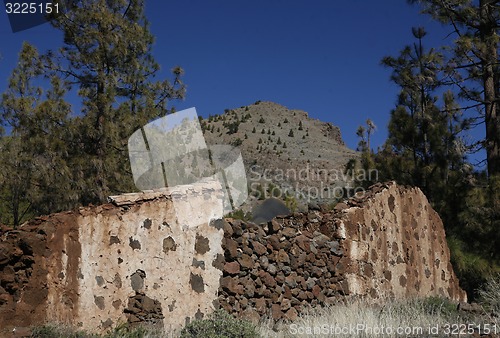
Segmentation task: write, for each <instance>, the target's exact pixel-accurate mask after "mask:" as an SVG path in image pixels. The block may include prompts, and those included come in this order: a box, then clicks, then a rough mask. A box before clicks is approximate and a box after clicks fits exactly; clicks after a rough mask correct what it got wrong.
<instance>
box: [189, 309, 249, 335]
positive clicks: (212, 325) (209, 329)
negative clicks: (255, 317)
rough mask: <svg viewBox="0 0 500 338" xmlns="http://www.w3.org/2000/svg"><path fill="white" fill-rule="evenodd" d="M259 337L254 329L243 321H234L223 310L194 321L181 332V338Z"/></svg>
mask: <svg viewBox="0 0 500 338" xmlns="http://www.w3.org/2000/svg"><path fill="white" fill-rule="evenodd" d="M191 337H192V338H196V337H205V338H219V337H220V338H222V337H235V338H236V337H241V338H253V337H259V335H258V334H257V329H256V327H255V326H254V325H253V324H252V323H250V322H247V321H245V320H241V319H236V318H234V317H233V316H231V315H230V314H229V313H227V312H225V311H224V310H217V311H215V312H214V313H212V314H211V315H210V316H209V317H208V318H207V319H203V320H195V321H194V322H192V323H190V324H188V325H187V326H186V327H184V329H182V331H181V338H191Z"/></svg>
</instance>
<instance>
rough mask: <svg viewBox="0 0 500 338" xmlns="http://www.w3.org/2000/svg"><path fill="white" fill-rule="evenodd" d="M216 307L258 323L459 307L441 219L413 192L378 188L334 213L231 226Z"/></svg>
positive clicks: (226, 236) (461, 295) (231, 223)
mask: <svg viewBox="0 0 500 338" xmlns="http://www.w3.org/2000/svg"><path fill="white" fill-rule="evenodd" d="M224 229H225V234H224V240H223V247H224V262H223V265H222V269H223V278H222V279H221V286H220V289H219V302H220V304H221V305H222V306H223V307H224V308H225V309H226V310H228V311H230V312H233V313H235V314H238V315H240V316H243V317H247V318H249V319H251V320H258V318H259V317H260V316H262V315H269V314H270V315H271V316H272V317H273V318H274V319H281V318H286V319H294V318H296V316H297V314H298V313H299V312H300V311H301V310H302V309H303V308H304V307H307V306H309V305H317V304H319V305H325V304H331V303H335V302H336V301H338V300H340V299H342V297H344V296H357V297H363V298H365V299H367V300H369V301H372V302H377V301H383V300H384V299H387V298H388V297H390V298H403V297H418V296H421V297H426V296H431V295H439V296H443V297H447V298H450V299H453V300H456V301H465V300H466V294H465V292H464V291H463V290H461V289H460V287H459V285H458V280H457V278H456V276H455V274H454V272H453V269H452V266H451V264H450V253H449V249H448V246H447V244H446V239H445V233H444V228H443V224H442V221H441V219H440V218H439V216H438V214H437V213H436V212H435V211H434V210H433V209H432V208H431V206H430V204H429V202H428V201H427V199H426V197H425V196H424V195H423V193H422V192H421V191H420V190H419V189H417V188H405V187H400V186H397V185H395V184H393V183H389V184H385V185H382V184H378V185H376V186H374V187H373V188H372V189H371V190H369V191H368V193H367V194H366V195H364V196H363V197H357V198H353V199H351V200H350V201H348V202H347V203H340V204H338V205H337V206H336V208H335V210H333V211H331V212H321V211H320V210H311V211H309V212H308V213H297V214H294V215H292V216H287V217H277V218H275V219H273V220H272V221H271V222H269V223H268V224H263V226H257V225H254V224H252V223H245V222H241V221H239V220H231V219H228V220H227V222H226V224H225V227H224Z"/></svg>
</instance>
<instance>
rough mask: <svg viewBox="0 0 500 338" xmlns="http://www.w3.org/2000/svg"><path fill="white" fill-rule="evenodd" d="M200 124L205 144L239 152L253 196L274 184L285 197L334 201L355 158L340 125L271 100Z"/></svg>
mask: <svg viewBox="0 0 500 338" xmlns="http://www.w3.org/2000/svg"><path fill="white" fill-rule="evenodd" d="M201 124H202V128H203V130H204V133H205V139H206V141H207V144H208V145H211V144H232V145H234V146H238V147H239V148H240V150H241V153H242V156H243V159H244V162H245V167H246V170H247V179H248V181H249V184H250V187H251V190H252V191H254V195H258V194H259V191H260V192H262V191H265V192H267V193H270V192H271V191H272V190H273V187H274V185H276V186H278V187H280V189H279V190H277V189H274V195H276V196H277V197H281V198H283V199H284V198H285V195H286V193H285V191H288V192H289V195H294V194H296V193H297V192H299V193H302V199H304V198H305V200H306V202H308V201H309V200H319V201H327V200H331V199H334V198H335V197H339V194H340V193H341V189H340V187H343V186H345V181H348V179H346V177H345V176H344V168H345V165H346V164H347V162H348V161H349V160H350V159H352V158H354V157H356V156H357V154H356V152H355V151H353V150H351V149H349V148H347V147H346V146H345V144H344V142H343V140H342V136H341V133H340V129H339V128H338V127H336V126H334V125H332V124H331V123H326V122H322V121H319V120H316V119H311V118H309V116H308V113H307V112H304V111H301V110H295V109H288V108H287V107H284V106H282V105H279V104H277V103H273V102H261V101H257V102H256V103H254V104H252V105H249V106H243V107H240V108H237V109H230V110H229V109H226V111H225V112H224V114H222V115H216V116H210V117H209V118H208V119H205V120H202V121H201ZM260 186H262V187H263V189H262V188H261V187H260ZM269 195H270V194H267V195H266V196H269ZM261 196H262V194H261ZM257 197H258V196H257ZM297 197H298V196H297ZM308 197H309V198H308ZM298 199H299V198H298Z"/></svg>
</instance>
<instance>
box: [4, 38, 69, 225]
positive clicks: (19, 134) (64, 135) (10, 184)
mask: <svg viewBox="0 0 500 338" xmlns="http://www.w3.org/2000/svg"><path fill="white" fill-rule="evenodd" d="M42 73H43V65H42V62H41V58H40V56H39V54H38V51H37V50H36V49H35V48H34V47H33V46H31V45H30V44H28V43H24V44H23V46H22V49H21V52H20V54H19V62H18V64H17V67H16V68H15V69H14V70H13V72H12V75H11V77H10V79H9V86H8V88H7V90H6V92H5V93H4V94H3V95H2V102H1V106H2V112H1V123H0V124H1V125H4V126H8V127H9V129H10V135H9V136H4V137H3V138H2V140H1V141H0V142H1V146H2V152H1V157H2V160H1V162H2V166H1V167H0V204H3V206H0V210H2V209H3V211H4V212H3V213H2V214H3V215H2V216H3V217H2V218H3V219H2V221H3V222H5V223H8V224H12V225H14V226H17V225H19V224H20V223H22V222H23V221H24V220H26V219H28V218H29V217H31V216H34V215H39V214H42V213H49V212H54V211H60V210H63V209H65V208H69V207H71V206H72V205H73V203H74V202H75V200H76V199H77V197H76V196H75V189H77V187H76V186H75V185H74V184H73V180H72V175H71V171H70V167H71V165H70V163H69V153H70V149H71V145H70V144H69V142H68V140H70V139H71V133H72V132H73V131H74V129H72V128H71V127H70V126H69V125H68V118H69V114H70V106H69V104H67V103H66V102H65V101H64V99H63V97H64V95H65V89H64V83H63V82H62V81H61V80H60V79H59V78H57V77H52V78H50V79H46V80H48V82H49V83H48V85H49V89H48V90H47V91H46V92H45V93H44V91H43V89H42V88H41V87H40V86H38V85H35V81H37V80H38V82H42V79H41V75H42Z"/></svg>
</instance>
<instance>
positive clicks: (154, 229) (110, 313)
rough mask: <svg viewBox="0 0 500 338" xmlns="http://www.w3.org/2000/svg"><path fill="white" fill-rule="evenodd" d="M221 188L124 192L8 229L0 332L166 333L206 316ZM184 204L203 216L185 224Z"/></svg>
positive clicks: (214, 283) (0, 251)
mask: <svg viewBox="0 0 500 338" xmlns="http://www.w3.org/2000/svg"><path fill="white" fill-rule="evenodd" d="M221 194H222V190H221V188H220V185H219V186H218V185H217V183H215V182H205V183H203V184H196V185H192V186H180V187H176V188H173V189H165V190H162V191H156V192H153V191H151V192H146V193H140V194H127V195H121V196H116V197H114V198H112V199H111V200H112V202H113V203H110V204H106V205H102V206H98V207H88V208H82V209H80V210H78V211H75V212H68V213H60V214H54V215H51V216H47V217H42V218H39V219H36V220H35V221H33V222H30V223H29V224H26V225H24V226H23V227H22V229H20V230H9V231H6V232H5V233H3V234H2V235H1V236H2V239H1V242H0V280H1V282H0V285H1V287H0V330H3V332H4V333H5V332H6V331H5V330H8V329H10V330H11V329H12V328H13V327H19V326H30V325H39V324H42V323H44V322H46V321H50V322H54V321H56V322H62V323H67V324H70V325H74V326H79V327H82V328H85V329H86V330H95V331H103V330H105V329H107V328H110V327H113V326H115V325H117V324H119V323H122V322H127V321H128V322H130V323H132V324H134V323H138V322H141V321H147V322H149V323H157V324H159V325H163V326H164V327H165V329H167V330H169V331H170V330H172V329H176V328H179V327H182V326H184V325H185V323H186V322H189V321H190V320H191V319H194V318H201V317H202V316H203V315H204V314H206V313H210V312H212V311H213V308H214V304H213V301H214V300H216V298H217V290H218V283H219V278H220V275H221V272H220V270H218V269H216V268H215V267H213V266H212V262H213V261H214V260H215V258H216V257H217V256H220V255H221V253H222V247H221V240H222V237H223V232H222V227H221V226H218V224H220V223H217V222H215V223H211V222H209V220H210V219H213V218H214V215H221V214H222V207H223V206H222V203H221V200H222V196H221ZM174 202H175V203H177V205H176V207H174V206H173V203H174ZM183 204H188V205H189V208H190V209H191V210H192V212H191V214H190V217H192V219H197V220H198V221H199V220H200V219H205V220H206V221H205V222H204V223H202V224H195V225H196V226H193V224H191V223H187V222H188V220H189V218H188V217H187V216H186V215H180V216H179V215H177V214H176V212H175V210H176V209H179V208H183ZM198 221H197V222H198ZM0 336H1V334H0Z"/></svg>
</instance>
